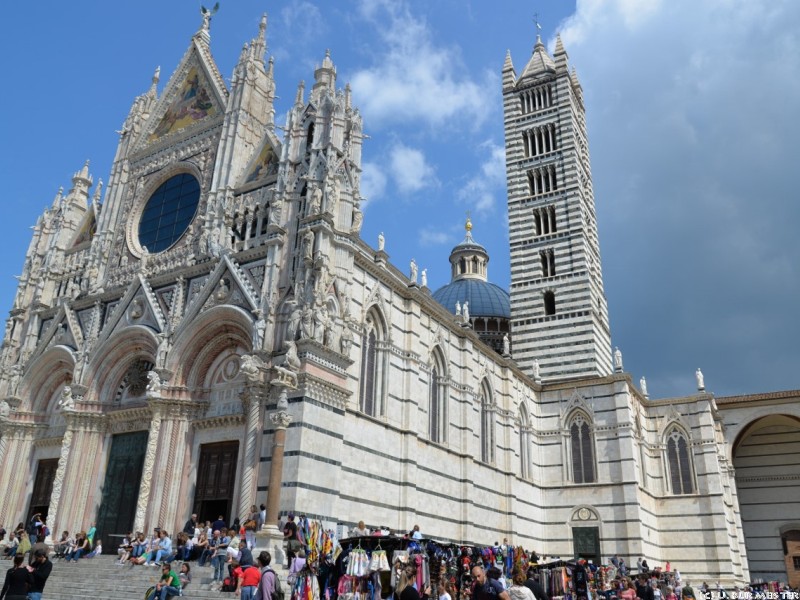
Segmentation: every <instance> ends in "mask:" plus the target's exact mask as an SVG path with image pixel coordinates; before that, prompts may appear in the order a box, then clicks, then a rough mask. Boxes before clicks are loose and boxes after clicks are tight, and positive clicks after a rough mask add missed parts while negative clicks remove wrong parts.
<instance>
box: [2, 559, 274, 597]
mask: <svg viewBox="0 0 800 600" xmlns="http://www.w3.org/2000/svg"><path fill="white" fill-rule="evenodd" d="M189 564H190V565H191V573H192V583H191V584H190V585H189V586H187V588H186V590H185V591H184V594H183V597H184V598H196V599H209V600H210V599H212V598H215V599H219V598H231V599H234V598H236V597H237V596H236V594H234V593H233V592H220V591H217V589H216V588H215V587H214V588H212V587H211V585H210V584H211V578H212V576H213V570H212V569H211V567H210V566H205V567H198V566H197V563H196V562H190V563H189ZM6 565H8V566H10V561H3V562H0V570H3V568H7V567H6ZM178 570H179V563H177V564H176V565H175V572H176V573H177V572H178ZM226 572H227V570H226ZM278 573H279V574H280V575H281V577H282V578H284V577H285V574H284V573H281V571H280V570H278ZM160 578H161V568H159V567H145V566H143V565H142V566H133V565H122V566H119V565H117V564H116V557H114V556H98V557H95V558H87V559H81V560H79V561H78V562H77V563H75V562H69V563H68V562H66V561H65V560H62V559H55V560H53V572H52V573H51V575H50V578H49V579H48V581H47V585H46V586H45V591H44V595H43V596H44V598H46V599H47V600H76V599H83V598H86V599H92V600H112V599H113V600H117V599H129V598H131V599H133V598H136V599H138V598H144V593H145V591H147V589H148V588H149V587H150V586H152V585H155V583H156V582H157V581H158V580H159V579H160Z"/></svg>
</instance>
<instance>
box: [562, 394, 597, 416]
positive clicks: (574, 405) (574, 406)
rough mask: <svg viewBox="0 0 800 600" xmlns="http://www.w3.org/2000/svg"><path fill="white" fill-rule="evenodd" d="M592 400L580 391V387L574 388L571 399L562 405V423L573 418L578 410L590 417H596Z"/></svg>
mask: <svg viewBox="0 0 800 600" xmlns="http://www.w3.org/2000/svg"><path fill="white" fill-rule="evenodd" d="M590 402H591V401H590V400H587V399H586V398H585V397H584V396H583V394H581V393H580V392H579V391H578V388H573V390H572V395H571V396H570V398H569V401H568V402H567V403H566V404H564V405H562V407H561V422H562V424H566V422H567V419H569V418H571V415H572V414H573V413H574V412H575V411H576V410H577V411H580V412H583V413H585V414H586V416H587V417H588V418H589V419H594V409H593V408H592V406H591V403H590Z"/></svg>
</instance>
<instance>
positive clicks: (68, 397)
mask: <svg viewBox="0 0 800 600" xmlns="http://www.w3.org/2000/svg"><path fill="white" fill-rule="evenodd" d="M57 406H58V408H60V409H61V410H70V409H72V408H75V399H74V398H73V397H72V388H71V387H70V386H68V385H65V386H64V389H63V390H61V396H59V398H58V405H57Z"/></svg>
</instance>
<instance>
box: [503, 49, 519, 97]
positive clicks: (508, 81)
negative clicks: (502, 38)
mask: <svg viewBox="0 0 800 600" xmlns="http://www.w3.org/2000/svg"><path fill="white" fill-rule="evenodd" d="M516 83H517V72H516V71H515V70H514V63H512V62H511V50H506V60H505V62H503V89H504V90H505V89H511V88H513V87H514V85H516Z"/></svg>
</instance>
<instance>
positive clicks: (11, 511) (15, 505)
mask: <svg viewBox="0 0 800 600" xmlns="http://www.w3.org/2000/svg"><path fill="white" fill-rule="evenodd" d="M35 427H36V426H35V425H33V424H31V423H15V422H13V421H9V422H6V423H4V424H3V428H2V440H3V441H2V442H1V443H2V446H4V448H5V449H4V451H3V452H4V454H5V456H4V460H3V463H2V464H3V469H2V470H1V471H2V473H0V523H11V521H14V522H16V520H17V518H18V515H20V516H22V513H23V512H24V507H23V506H19V503H20V495H21V492H22V491H24V489H25V478H26V477H27V476H28V475H29V471H30V469H29V467H28V464H29V459H30V453H31V452H32V451H33V434H34V430H35Z"/></svg>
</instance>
